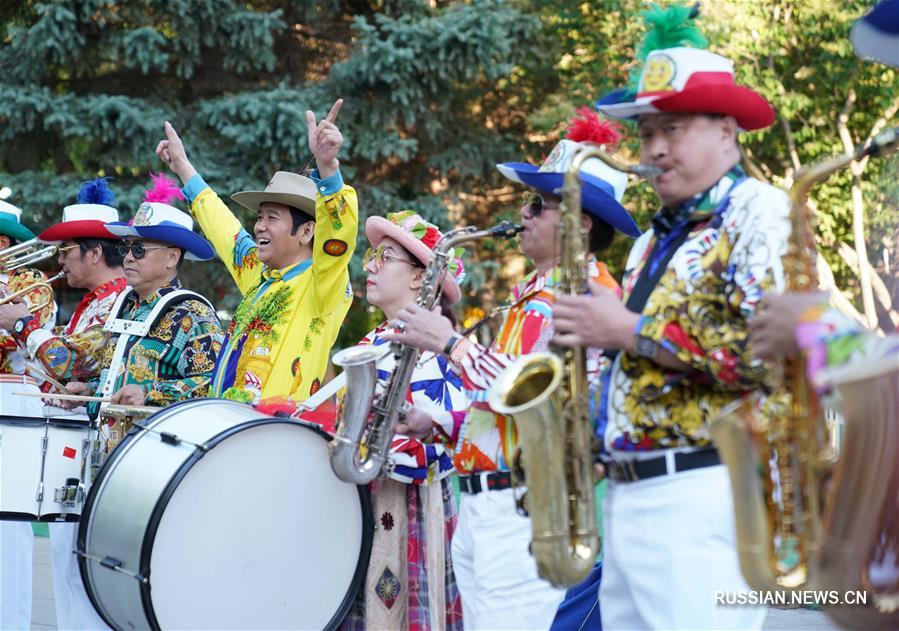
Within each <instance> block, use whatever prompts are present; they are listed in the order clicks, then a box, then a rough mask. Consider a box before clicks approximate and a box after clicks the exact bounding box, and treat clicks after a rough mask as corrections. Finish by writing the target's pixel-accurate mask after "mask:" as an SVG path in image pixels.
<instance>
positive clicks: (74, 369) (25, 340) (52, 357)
mask: <svg viewBox="0 0 899 631" xmlns="http://www.w3.org/2000/svg"><path fill="white" fill-rule="evenodd" d="M126 287H127V283H126V281H125V279H124V278H115V279H113V280H110V281H107V282H105V283H103V284H102V285H100V286H99V287H95V288H94V289H92V290H91V291H89V292H87V294H85V296H84V298H82V299H81V302H80V303H79V304H78V307H77V308H76V309H75V313H74V314H72V319H71V320H70V321H69V323H68V324H67V325H66V326H65V327H62V328H60V329H58V330H56V331H52V332H51V331H47V330H45V329H37V330H34V331H25V332H23V335H22V336H16V337H17V338H18V339H19V341H20V342H21V343H22V344H23V345H24V346H25V348H26V349H27V351H28V355H29V356H30V357H31V359H34V360H35V361H37V362H39V363H40V364H41V366H42V367H43V369H44V370H45V371H46V372H47V374H48V375H50V376H51V377H54V378H56V379H57V380H59V381H62V382H67V381H72V380H80V381H87V380H89V379H92V378H95V377H97V376H98V375H99V374H100V370H101V368H102V366H103V355H104V353H105V352H106V347H107V346H108V344H109V338H110V334H109V333H106V332H105V331H104V330H103V325H104V324H106V320H107V318H108V317H109V312H110V310H111V309H112V305H113V304H115V301H116V298H118V297H119V294H120V293H122V292H123V291H125V288H126Z"/></svg>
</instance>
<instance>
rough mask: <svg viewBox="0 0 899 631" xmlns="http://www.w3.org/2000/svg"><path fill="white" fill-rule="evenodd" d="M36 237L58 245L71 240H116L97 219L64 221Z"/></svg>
mask: <svg viewBox="0 0 899 631" xmlns="http://www.w3.org/2000/svg"><path fill="white" fill-rule="evenodd" d="M37 237H38V239H40V240H41V241H44V242H46V243H60V242H62V241H69V240H71V239H118V236H116V235H114V234H113V233H111V232H110V231H109V230H107V229H106V224H105V223H104V222H102V221H100V220H98V219H80V220H78V221H64V222H62V223H58V224H54V225H52V226H50V227H49V228H47V229H46V230H44V231H43V232H42V233H40V234H39V235H38V236H37Z"/></svg>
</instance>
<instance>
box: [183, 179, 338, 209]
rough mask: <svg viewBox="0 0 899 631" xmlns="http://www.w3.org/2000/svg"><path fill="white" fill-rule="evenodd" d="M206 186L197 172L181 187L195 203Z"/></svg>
mask: <svg viewBox="0 0 899 631" xmlns="http://www.w3.org/2000/svg"><path fill="white" fill-rule="evenodd" d="M328 179H331V178H328ZM204 188H209V185H208V184H207V183H206V180H204V179H203V177H202V176H201V175H200V174H199V173H195V174H194V175H193V177H191V178H190V179H189V180H187V184H185V185H184V188H182V189H181V192H182V193H184V196H185V197H186V198H187V203H188V204H193V203H194V200H195V199H196V198H197V195H199V194H200V191H202V190H203V189H204Z"/></svg>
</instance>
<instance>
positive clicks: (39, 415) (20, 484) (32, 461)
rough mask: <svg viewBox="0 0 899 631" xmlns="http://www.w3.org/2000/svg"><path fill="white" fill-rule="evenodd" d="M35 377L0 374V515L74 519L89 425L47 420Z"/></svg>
mask: <svg viewBox="0 0 899 631" xmlns="http://www.w3.org/2000/svg"><path fill="white" fill-rule="evenodd" d="M14 392H34V393H40V389H39V388H38V385H37V381H35V380H34V379H32V378H31V377H25V376H20V375H0V412H2V414H0V519H6V520H24V521H77V520H78V518H79V515H80V514H81V506H82V504H83V502H84V495H85V493H86V490H85V487H84V484H83V482H82V480H83V479H84V478H83V473H84V470H85V464H86V462H87V455H88V452H89V451H90V449H89V447H90V444H91V437H92V431H93V430H92V428H91V424H90V422H89V421H88V420H87V417H86V416H84V415H80V414H73V415H70V416H68V417H64V418H45V417H44V406H43V404H42V403H41V400H40V399H39V398H32V397H20V396H16V395H15V394H13V393H14Z"/></svg>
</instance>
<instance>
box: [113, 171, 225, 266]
mask: <svg viewBox="0 0 899 631" xmlns="http://www.w3.org/2000/svg"><path fill="white" fill-rule="evenodd" d="M175 199H184V196H183V195H182V194H181V191H180V189H179V188H178V185H177V184H175V182H173V181H172V180H170V179H169V178H167V177H165V176H162V175H159V176H153V188H152V189H150V190H149V191H147V193H146V195H145V196H144V202H143V203H142V204H141V205H140V206H139V207H138V209H137V214H136V215H135V216H134V219H132V220H131V221H130V222H128V223H124V222H114V223H108V224H106V228H107V230H109V231H110V232H111V233H112V234H114V235H116V236H119V237H140V238H142V239H150V240H151V241H160V242H162V243H168V244H170V245H174V246H177V247H179V248H181V249H182V250H184V258H186V259H190V260H192V261H208V260H210V259H212V258H215V250H214V249H213V248H212V244H211V243H209V241H207V240H206V239H204V238H203V237H201V236H200V235H199V234H197V233H196V232H194V220H193V219H191V217H190V215H188V214H187V213H185V212H183V211H181V210H178V209H177V208H175V207H174V206H171V205H170V204H169V202H171V201H174V200H175Z"/></svg>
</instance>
